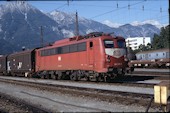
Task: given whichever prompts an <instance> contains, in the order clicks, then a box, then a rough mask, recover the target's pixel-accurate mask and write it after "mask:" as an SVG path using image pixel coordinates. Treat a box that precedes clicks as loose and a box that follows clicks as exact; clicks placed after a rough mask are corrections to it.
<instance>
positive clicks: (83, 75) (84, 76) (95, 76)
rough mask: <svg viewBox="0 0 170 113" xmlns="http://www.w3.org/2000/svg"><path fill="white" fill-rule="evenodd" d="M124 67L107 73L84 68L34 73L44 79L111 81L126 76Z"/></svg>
mask: <svg viewBox="0 0 170 113" xmlns="http://www.w3.org/2000/svg"><path fill="white" fill-rule="evenodd" d="M124 74H125V70H124V69H112V70H109V71H108V72H107V73H98V72H94V71H84V70H67V71H40V72H38V73H36V74H34V75H35V76H36V77H39V78H44V79H55V80H73V81H79V80H86V81H97V82H102V81H104V82H110V80H113V79H114V78H116V77H119V76H124Z"/></svg>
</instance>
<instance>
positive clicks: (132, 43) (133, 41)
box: [126, 37, 151, 50]
mask: <svg viewBox="0 0 170 113" xmlns="http://www.w3.org/2000/svg"><path fill="white" fill-rule="evenodd" d="M148 43H151V38H150V37H129V38H126V46H127V47H131V48H132V50H135V49H138V48H139V45H141V44H142V45H145V46H146V45H147V44H148Z"/></svg>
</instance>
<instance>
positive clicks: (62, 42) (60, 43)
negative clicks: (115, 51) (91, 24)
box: [39, 32, 124, 50]
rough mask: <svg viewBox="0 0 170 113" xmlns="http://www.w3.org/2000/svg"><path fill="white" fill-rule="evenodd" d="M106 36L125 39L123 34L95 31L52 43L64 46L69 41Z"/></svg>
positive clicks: (77, 41)
mask: <svg viewBox="0 0 170 113" xmlns="http://www.w3.org/2000/svg"><path fill="white" fill-rule="evenodd" d="M105 36H109V37H112V38H115V39H124V38H123V37H121V36H116V37H115V36H111V34H105V33H103V32H93V33H89V34H87V35H85V36H81V35H79V36H74V37H71V38H65V39H62V40H57V41H56V42H54V44H52V46H58V45H60V46H64V45H67V44H68V43H69V44H73V43H79V42H84V41H86V40H88V39H95V38H99V37H100V38H101V37H105ZM52 46H46V47H43V48H40V49H39V50H43V49H47V48H52Z"/></svg>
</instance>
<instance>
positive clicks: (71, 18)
mask: <svg viewBox="0 0 170 113" xmlns="http://www.w3.org/2000/svg"><path fill="white" fill-rule="evenodd" d="M47 15H48V16H49V17H50V18H52V19H53V20H54V21H56V22H57V23H58V24H59V26H58V27H59V28H60V29H61V31H62V32H63V34H64V36H65V37H71V36H74V34H75V22H76V19H75V18H76V17H75V14H73V13H72V14H68V13H65V12H61V11H58V10H55V11H52V12H51V13H48V14H47ZM78 24H79V34H81V35H85V34H88V33H90V32H96V31H98V32H102V31H104V32H113V31H112V28H111V27H109V26H107V25H104V24H101V23H99V22H96V21H93V20H90V19H86V18H83V17H79V18H78Z"/></svg>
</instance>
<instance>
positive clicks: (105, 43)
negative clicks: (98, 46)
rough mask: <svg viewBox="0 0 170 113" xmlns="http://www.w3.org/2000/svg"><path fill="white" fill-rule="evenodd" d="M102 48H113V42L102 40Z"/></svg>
mask: <svg viewBox="0 0 170 113" xmlns="http://www.w3.org/2000/svg"><path fill="white" fill-rule="evenodd" d="M104 46H105V48H113V47H114V42H113V40H104Z"/></svg>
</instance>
